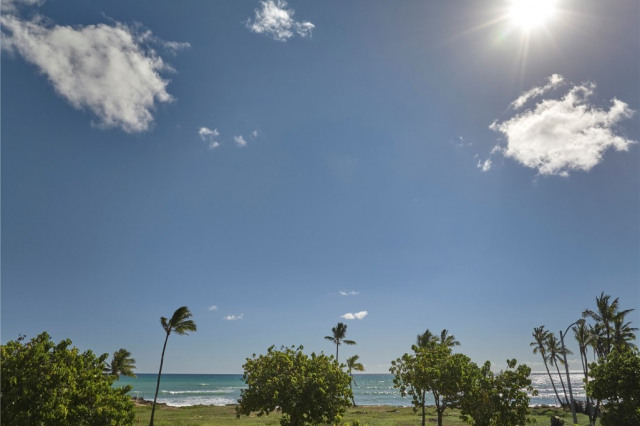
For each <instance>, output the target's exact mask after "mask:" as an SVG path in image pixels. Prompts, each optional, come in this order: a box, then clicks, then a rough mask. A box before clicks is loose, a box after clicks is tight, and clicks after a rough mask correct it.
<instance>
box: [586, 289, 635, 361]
mask: <svg viewBox="0 0 640 426" xmlns="http://www.w3.org/2000/svg"><path fill="white" fill-rule="evenodd" d="M619 304H620V302H619V300H618V298H617V297H616V298H615V299H614V300H613V301H611V296H609V295H608V294H604V292H602V293H600V296H599V297H596V310H595V311H592V310H591V309H585V310H584V311H583V312H582V317H583V318H591V319H593V320H594V321H596V327H598V326H599V327H600V328H601V331H602V334H603V339H604V341H603V342H599V343H598V346H599V347H600V352H601V353H600V354H599V356H601V357H606V356H607V355H609V352H611V349H612V347H613V344H614V342H613V334H614V328H615V321H616V318H618V317H619V316H622V318H623V319H622V320H621V321H622V322H624V316H625V315H627V314H628V313H629V312H632V311H633V309H626V310H624V311H618V308H619Z"/></svg>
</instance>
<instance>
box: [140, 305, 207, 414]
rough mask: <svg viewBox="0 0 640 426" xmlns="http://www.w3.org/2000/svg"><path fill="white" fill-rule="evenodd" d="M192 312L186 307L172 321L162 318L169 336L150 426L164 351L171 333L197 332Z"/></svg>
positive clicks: (177, 310) (161, 322) (153, 411)
mask: <svg viewBox="0 0 640 426" xmlns="http://www.w3.org/2000/svg"><path fill="white" fill-rule="evenodd" d="M191 316H192V315H191V312H190V311H189V308H187V307H186V306H182V307H180V308H178V309H176V311H175V312H174V313H173V315H172V316H171V319H169V320H167V319H166V318H165V317H160V324H162V328H163V329H164V331H165V333H166V334H167V335H166V337H165V338H164V345H163V346H162V356H161V357H160V370H159V371H158V383H157V384H156V394H155V396H154V397H153V406H152V408H151V422H150V423H149V426H153V415H154V414H155V411H156V400H157V399H158V390H159V389H160V376H161V375H162V363H163V362H164V351H165V349H166V348H167V340H169V335H170V334H171V332H175V333H176V334H187V332H188V331H196V329H197V328H196V323H195V322H193V320H191V319H190V318H191Z"/></svg>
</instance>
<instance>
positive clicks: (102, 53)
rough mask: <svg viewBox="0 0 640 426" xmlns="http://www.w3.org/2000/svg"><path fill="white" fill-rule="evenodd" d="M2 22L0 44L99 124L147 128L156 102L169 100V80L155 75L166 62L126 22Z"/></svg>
mask: <svg viewBox="0 0 640 426" xmlns="http://www.w3.org/2000/svg"><path fill="white" fill-rule="evenodd" d="M32 3H37V2H32ZM1 22H2V37H3V40H2V48H3V49H4V50H6V51H9V52H15V53H18V54H19V55H20V56H22V57H23V58H24V59H25V60H26V61H28V62H31V63H32V64H34V65H36V66H37V67H38V68H39V70H40V71H41V72H42V73H43V74H44V75H46V76H47V78H48V79H49V81H50V82H51V84H52V85H53V87H54V89H55V90H56V92H58V94H60V96H62V97H63V98H64V99H66V100H67V101H68V102H69V103H70V104H71V105H72V106H73V107H74V108H76V109H87V110H89V111H91V112H92V113H93V114H94V115H95V116H96V117H97V119H98V123H97V124H98V125H99V126H100V127H105V128H108V127H119V128H121V129H123V130H124V131H125V132H128V133H134V132H142V131H145V130H148V129H149V127H150V126H151V124H152V123H153V114H152V113H153V111H154V109H155V108H156V106H157V105H158V104H160V103H166V102H170V101H172V100H173V98H172V96H171V95H170V94H169V93H167V90H166V87H167V85H168V83H169V82H168V80H165V79H163V78H162V77H161V76H160V72H162V71H170V70H171V69H170V67H168V66H167V65H166V64H165V63H164V62H163V60H162V58H160V57H159V56H158V55H157V54H156V53H155V51H153V50H152V49H150V48H148V47H146V43H143V41H142V40H141V37H142V38H144V37H146V36H145V35H142V36H141V37H139V36H138V35H137V34H136V33H135V32H134V31H133V30H131V29H130V28H129V27H127V26H126V25H123V24H120V23H115V24H114V25H105V24H99V25H87V26H73V27H71V26H62V25H51V24H49V23H48V22H49V21H48V20H46V19H43V18H41V17H38V18H35V19H34V20H31V21H25V20H22V19H20V18H19V17H17V16H14V15H11V14H5V15H3V16H2V18H1Z"/></svg>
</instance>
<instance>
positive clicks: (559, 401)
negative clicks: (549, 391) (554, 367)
mask: <svg viewBox="0 0 640 426" xmlns="http://www.w3.org/2000/svg"><path fill="white" fill-rule="evenodd" d="M542 361H544V368H546V369H547V374H548V375H549V380H551V386H552V387H553V391H554V392H555V394H556V398H558V404H560V406H561V407H562V400H561V399H560V395H558V389H556V384H555V383H554V381H553V376H551V372H550V371H549V366H548V365H547V360H546V359H544V358H542Z"/></svg>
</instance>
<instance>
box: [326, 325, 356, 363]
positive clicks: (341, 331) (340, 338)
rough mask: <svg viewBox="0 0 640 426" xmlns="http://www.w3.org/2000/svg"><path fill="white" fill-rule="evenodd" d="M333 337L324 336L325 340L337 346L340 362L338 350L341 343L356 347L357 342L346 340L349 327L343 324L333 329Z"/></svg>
mask: <svg viewBox="0 0 640 426" xmlns="http://www.w3.org/2000/svg"><path fill="white" fill-rule="evenodd" d="M331 331H332V333H333V336H324V338H325V339H327V340H331V341H332V342H333V343H335V344H336V361H338V348H339V347H340V344H341V343H344V344H345V345H355V344H356V342H354V341H353V340H346V339H345V337H346V335H347V326H346V325H345V324H343V323H341V322H339V323H338V325H336V326H335V327H332V328H331Z"/></svg>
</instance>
